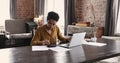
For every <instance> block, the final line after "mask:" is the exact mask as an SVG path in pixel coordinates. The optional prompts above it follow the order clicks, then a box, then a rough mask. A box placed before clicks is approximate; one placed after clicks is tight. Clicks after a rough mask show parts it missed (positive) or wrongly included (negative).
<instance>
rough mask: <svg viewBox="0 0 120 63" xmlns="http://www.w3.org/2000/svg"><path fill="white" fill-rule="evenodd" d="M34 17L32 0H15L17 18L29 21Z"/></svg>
mask: <svg viewBox="0 0 120 63" xmlns="http://www.w3.org/2000/svg"><path fill="white" fill-rule="evenodd" d="M33 17H34V0H17V18H18V19H29V18H33Z"/></svg>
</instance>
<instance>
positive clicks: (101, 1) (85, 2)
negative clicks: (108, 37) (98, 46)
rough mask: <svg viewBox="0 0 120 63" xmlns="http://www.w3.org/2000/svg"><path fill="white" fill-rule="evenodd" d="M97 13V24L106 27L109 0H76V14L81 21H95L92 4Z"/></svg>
mask: <svg viewBox="0 0 120 63" xmlns="http://www.w3.org/2000/svg"><path fill="white" fill-rule="evenodd" d="M90 1H91V3H92V5H93V8H94V14H95V26H101V27H104V24H105V15H106V4H107V0H75V4H76V5H75V15H76V18H78V19H79V21H89V22H91V23H93V22H94V17H93V13H92V10H91V8H92V5H91V4H90Z"/></svg>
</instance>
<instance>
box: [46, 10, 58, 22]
mask: <svg viewBox="0 0 120 63" xmlns="http://www.w3.org/2000/svg"><path fill="white" fill-rule="evenodd" d="M50 19H53V20H55V21H56V22H57V21H58V20H59V15H58V14H57V13H55V12H53V11H51V12H49V13H48V16H47V20H50Z"/></svg>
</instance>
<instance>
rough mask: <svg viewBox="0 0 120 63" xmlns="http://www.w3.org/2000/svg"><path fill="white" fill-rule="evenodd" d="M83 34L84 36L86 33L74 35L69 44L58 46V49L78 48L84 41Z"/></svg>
mask: <svg viewBox="0 0 120 63" xmlns="http://www.w3.org/2000/svg"><path fill="white" fill-rule="evenodd" d="M85 34H86V32H82V33H74V34H73V36H72V38H71V40H70V42H69V43H66V44H60V45H59V46H60V47H65V48H71V47H75V46H79V45H81V44H82V42H83V41H84V38H85Z"/></svg>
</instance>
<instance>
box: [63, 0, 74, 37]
mask: <svg viewBox="0 0 120 63" xmlns="http://www.w3.org/2000/svg"><path fill="white" fill-rule="evenodd" d="M73 22H75V0H65V35H66V34H67V26H68V25H71V24H72V23H73Z"/></svg>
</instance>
